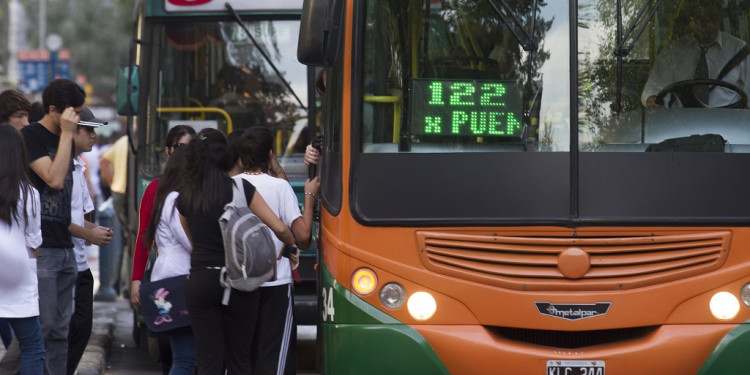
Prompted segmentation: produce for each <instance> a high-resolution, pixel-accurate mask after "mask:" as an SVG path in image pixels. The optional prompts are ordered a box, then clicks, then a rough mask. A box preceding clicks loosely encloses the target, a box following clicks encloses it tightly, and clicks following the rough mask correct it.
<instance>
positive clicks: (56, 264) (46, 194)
mask: <svg viewBox="0 0 750 375" xmlns="http://www.w3.org/2000/svg"><path fill="white" fill-rule="evenodd" d="M85 100H86V93H85V92H84V91H83V89H82V88H81V87H80V86H78V84H76V83H75V82H73V81H71V80H69V79H56V80H54V81H52V82H51V83H50V84H49V85H48V86H47V87H46V88H45V89H44V92H43V93H42V103H43V105H44V111H45V115H44V117H42V119H41V120H39V122H35V123H33V124H31V125H29V126H26V127H24V128H23V129H22V130H21V135H23V138H24V142H25V143H26V152H27V155H28V160H29V167H30V172H29V177H30V179H31V182H32V184H33V185H34V187H35V188H36V189H37V190H38V191H39V193H40V198H41V218H42V246H41V247H39V250H38V251H37V254H36V256H37V278H38V280H39V321H40V323H41V326H42V334H43V335H44V346H45V349H46V352H47V356H46V359H45V367H46V370H47V371H46V373H48V374H50V375H58V374H59V375H62V374H65V368H66V364H67V361H68V326H69V324H70V317H71V315H72V313H73V288H74V286H75V284H76V278H77V276H78V271H77V267H76V257H75V253H74V251H73V238H72V236H71V234H70V229H69V225H70V214H71V211H70V200H71V191H72V189H73V173H72V172H73V148H74V146H73V137H74V135H75V133H76V130H77V129H78V121H79V120H80V118H79V115H78V114H79V113H80V112H81V111H82V110H83V104H84V102H85Z"/></svg>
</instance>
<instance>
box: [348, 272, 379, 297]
mask: <svg viewBox="0 0 750 375" xmlns="http://www.w3.org/2000/svg"><path fill="white" fill-rule="evenodd" d="M377 286H378V277H377V276H376V275H375V272H374V271H373V270H371V269H369V268H360V269H358V270H356V271H354V274H353V275H352V288H353V289H354V291H355V292H357V294H360V295H363V296H366V295H368V294H370V293H372V292H373V291H374V290H375V288H376V287H377Z"/></svg>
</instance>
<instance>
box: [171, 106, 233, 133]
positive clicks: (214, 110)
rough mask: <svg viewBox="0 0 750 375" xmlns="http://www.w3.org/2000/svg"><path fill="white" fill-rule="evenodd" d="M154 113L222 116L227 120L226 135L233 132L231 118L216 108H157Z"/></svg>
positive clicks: (225, 112)
mask: <svg viewBox="0 0 750 375" xmlns="http://www.w3.org/2000/svg"><path fill="white" fill-rule="evenodd" d="M156 112H159V113H162V112H166V113H180V112H183V113H207V112H211V113H218V114H220V115H222V116H224V118H225V119H226V120H227V134H229V133H231V132H232V130H233V128H234V126H233V124H232V117H230V116H229V113H227V111H225V110H223V109H221V108H216V107H200V108H196V107H159V108H156Z"/></svg>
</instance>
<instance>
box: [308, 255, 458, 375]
mask: <svg viewBox="0 0 750 375" xmlns="http://www.w3.org/2000/svg"><path fill="white" fill-rule="evenodd" d="M320 272H321V273H322V279H323V290H322V293H321V296H322V301H320V302H319V303H318V306H319V307H320V308H321V309H320V310H321V314H322V316H323V321H324V323H323V324H322V332H320V334H321V337H322V340H323V358H325V359H324V362H325V363H324V367H325V373H326V374H363V375H366V374H430V375H432V374H448V370H447V369H446V368H445V366H444V365H443V363H442V362H441V361H440V358H438V356H437V354H436V353H435V351H433V350H432V347H430V345H429V343H427V340H425V339H424V337H422V335H420V334H419V333H418V332H417V331H416V330H414V329H413V328H411V327H409V326H408V325H404V324H402V323H401V322H399V321H398V320H396V319H394V318H393V317H391V316H390V315H388V314H386V313H384V312H383V311H380V310H379V309H377V308H375V307H374V306H372V305H370V304H368V303H367V302H365V301H364V300H362V299H361V298H359V297H357V296H356V295H355V294H353V293H351V292H349V291H348V290H347V289H346V288H344V286H343V285H341V284H340V283H338V282H337V281H336V280H335V279H334V278H333V276H332V275H331V273H330V272H329V271H328V268H326V266H325V264H321V267H320Z"/></svg>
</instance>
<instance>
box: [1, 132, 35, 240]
mask: <svg viewBox="0 0 750 375" xmlns="http://www.w3.org/2000/svg"><path fill="white" fill-rule="evenodd" d="M28 165H29V164H28V163H27V162H26V146H25V144H24V142H23V137H21V133H19V132H18V130H16V128H14V127H12V126H10V125H0V191H2V194H0V220H1V221H3V222H5V223H6V224H8V225H12V224H13V223H12V221H13V220H15V221H16V222H17V223H19V224H20V223H22V221H21V220H23V223H25V222H26V221H27V220H28V217H27V216H28V215H27V214H26V212H27V211H26V210H23V212H18V202H19V201H20V200H23V201H24V204H25V205H29V204H31V202H29V200H28V199H26V197H28V196H29V191H30V190H31V182H29V175H28V171H27V168H28ZM32 207H33V206H32Z"/></svg>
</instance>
